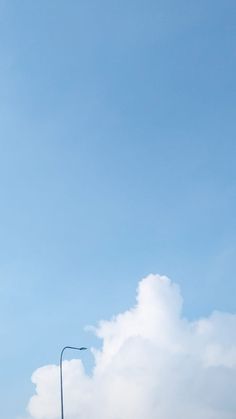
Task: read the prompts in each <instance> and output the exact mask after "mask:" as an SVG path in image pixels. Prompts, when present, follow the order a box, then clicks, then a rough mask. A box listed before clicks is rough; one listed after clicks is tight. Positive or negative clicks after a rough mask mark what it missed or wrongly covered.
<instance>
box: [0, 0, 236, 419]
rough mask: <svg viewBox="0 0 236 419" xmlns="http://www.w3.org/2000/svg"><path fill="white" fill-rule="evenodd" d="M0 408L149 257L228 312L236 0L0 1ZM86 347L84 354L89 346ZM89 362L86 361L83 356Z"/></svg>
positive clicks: (235, 186) (234, 262)
mask: <svg viewBox="0 0 236 419" xmlns="http://www.w3.org/2000/svg"><path fill="white" fill-rule="evenodd" d="M0 18H1V24H0V53H1V62H0V89H1V90H0V91H1V95H0V110H1V112H0V193H1V200H0V220H1V230H0V231H1V234H0V281H1V304H0V313H1V316H0V322H1V328H0V333H1V351H0V359H1V382H2V384H1V396H0V397H1V415H2V417H4V419H12V418H14V419H15V418H17V417H19V416H20V415H22V416H23V415H24V409H25V406H26V404H27V402H28V399H29V397H30V395H31V394H32V391H33V386H32V384H31V382H30V377H31V374H32V372H33V371H34V370H35V369H36V368H38V367H39V366H41V365H44V364H46V363H56V362H58V356H59V352H60V349H61V347H62V346H63V345H65V344H73V345H76V344H78V345H88V346H89V345H91V344H97V342H96V341H95V340H94V337H93V336H91V335H90V333H88V332H85V331H84V327H85V326H86V325H88V324H96V323H97V321H98V320H100V319H102V318H110V317H111V316H112V315H113V314H115V313H117V312H119V311H121V310H125V309H126V308H127V307H130V305H132V304H133V302H134V297H135V289H136V286H137V283H138V280H139V279H141V278H142V277H143V276H145V275H147V274H148V273H150V272H154V273H156V272H157V273H160V274H166V275H168V276H170V277H171V278H172V279H173V280H174V281H175V282H177V283H179V284H180V286H181V289H182V294H183V296H184V312H185V313H186V315H187V316H188V317H189V318H192V319H194V318H195V317H196V316H201V315H202V316H203V315H207V314H209V313H210V312H211V311H212V310H214V309H219V310H222V311H229V312H235V311H236V305H235V294H236V282H235V271H236V242H235V224H236V218H235V212H236V183H235V176H236V165H235V157H236V139H235V134H236V126H235V110H236V96H235V93H236V82H235V74H236V26H235V21H236V20H235V19H236V4H235V0H224V1H219V0H214V1H213V0H199V1H197V2H196V1H194V0H178V1H174V0H160V1H159V0H145V1H144V0H136V1H134V0H119V1H110V0H109V1H108V0H101V1H95V0H81V1H76V0H69V1H67V2H66V1H62V0H41V1H32V0H10V1H9V0H8V1H3V0H2V1H0ZM88 363H89V361H88ZM88 368H89V365H88Z"/></svg>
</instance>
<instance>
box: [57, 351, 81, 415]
mask: <svg viewBox="0 0 236 419" xmlns="http://www.w3.org/2000/svg"><path fill="white" fill-rule="evenodd" d="M66 349H73V350H76V351H85V350H86V349H87V348H85V347H84V346H81V348H77V347H76V346H64V348H63V349H62V351H61V355H60V385H61V419H64V401H63V376H62V359H63V353H64V351H65V350H66Z"/></svg>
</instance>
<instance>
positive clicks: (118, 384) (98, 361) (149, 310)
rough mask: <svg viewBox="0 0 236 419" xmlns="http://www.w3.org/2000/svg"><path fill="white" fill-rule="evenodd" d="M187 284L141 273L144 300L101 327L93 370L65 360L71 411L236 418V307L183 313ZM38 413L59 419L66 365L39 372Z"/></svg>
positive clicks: (88, 415) (33, 405)
mask: <svg viewBox="0 0 236 419" xmlns="http://www.w3.org/2000/svg"><path fill="white" fill-rule="evenodd" d="M181 310H182V297H181V294H180V290H179V287H178V286H177V285H176V284H174V283H173V282H171V281H170V280H169V279H168V278H167V277H164V276H159V275H149V276H148V277H146V278H144V279H143V280H142V281H140V283H139V286H138V291H137V299H136V304H135V306H134V307H133V308H131V309H130V310H128V311H126V312H124V313H121V314H119V315H118V316H116V317H114V318H112V319H111V320H109V321H102V322H100V323H99V326H98V327H97V328H96V329H95V333H96V335H97V336H98V338H100V339H101V340H102V349H101V350H95V349H94V350H93V356H94V369H93V372H92V374H91V375H87V374H86V372H85V370H84V367H83V364H82V362H81V361H80V360H72V361H65V362H64V363H63V371H64V388H65V413H66V418H67V419H78V418H81V419H143V418H144V417H146V418H148V419H199V418H201V419H235V418H236V397H235V389H236V315H233V314H227V313H220V312H214V313H212V315H211V316H209V317H208V318H202V319H199V320H197V321H194V322H191V321H188V320H187V319H185V318H183V316H182V313H181ZM32 381H33V383H34V384H35V386H36V390H35V395H34V396H33V397H32V398H31V399H30V401H29V405H28V411H29V413H30V415H31V417H32V418H34V419H58V418H59V417H60V405H59V401H60V399H59V367H58V366H56V365H48V366H45V367H43V368H39V369H38V370H37V371H35V372H34V374H33V376H32Z"/></svg>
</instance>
